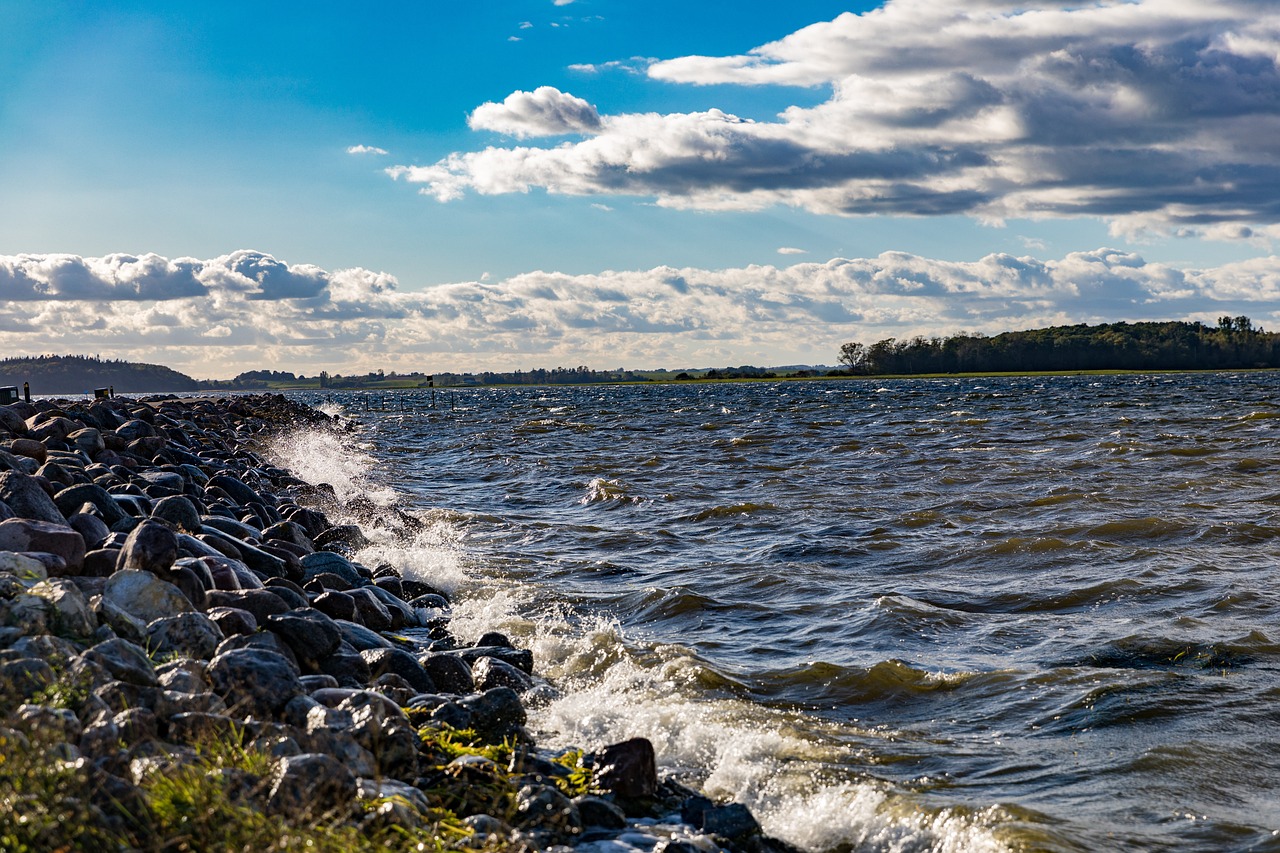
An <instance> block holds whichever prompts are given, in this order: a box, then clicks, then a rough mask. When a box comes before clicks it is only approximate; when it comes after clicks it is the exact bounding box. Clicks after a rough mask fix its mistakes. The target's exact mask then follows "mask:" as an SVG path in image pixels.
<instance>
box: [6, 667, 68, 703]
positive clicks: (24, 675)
mask: <svg viewBox="0 0 1280 853" xmlns="http://www.w3.org/2000/svg"><path fill="white" fill-rule="evenodd" d="M56 678H57V676H56V675H54V672H53V669H52V668H51V667H50V666H49V664H47V663H45V662H44V661H42V660H37V659H35V658H16V659H8V660H6V659H3V658H0V708H3V709H7V708H12V707H16V706H17V705H19V704H21V703H22V702H26V701H27V700H29V699H31V698H32V697H33V696H35V695H36V694H37V693H39V692H40V691H41V690H44V689H46V688H48V687H49V686H50V685H51V684H53V682H54V680H55V679H56Z"/></svg>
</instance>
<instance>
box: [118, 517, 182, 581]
mask: <svg viewBox="0 0 1280 853" xmlns="http://www.w3.org/2000/svg"><path fill="white" fill-rule="evenodd" d="M177 559H178V540H177V537H175V536H174V535H173V531H172V530H170V529H169V528H168V527H166V526H165V525H163V524H161V523H159V522H157V521H152V520H151V519H147V520H145V521H143V522H142V523H141V524H139V525H138V526H137V527H135V528H134V529H133V532H131V533H130V534H129V538H127V539H126V540H125V541H124V547H123V548H121V549H120V557H119V560H118V561H117V562H116V570H117V571H122V570H127V569H139V570H141V571H146V572H151V573H152V574H155V575H158V576H161V577H163V576H164V575H166V574H167V573H168V571H169V567H170V566H172V565H173V564H174V563H175V562H176V561H177Z"/></svg>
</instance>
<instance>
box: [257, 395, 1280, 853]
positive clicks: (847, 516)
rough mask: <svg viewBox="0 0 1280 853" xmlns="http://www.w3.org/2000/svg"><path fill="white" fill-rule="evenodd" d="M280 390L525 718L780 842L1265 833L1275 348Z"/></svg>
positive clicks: (1277, 462) (1277, 696) (1275, 651)
mask: <svg viewBox="0 0 1280 853" xmlns="http://www.w3.org/2000/svg"><path fill="white" fill-rule="evenodd" d="M309 399H311V400H313V401H317V402H318V401H320V400H325V401H328V402H329V403H330V404H332V405H335V406H342V407H343V408H344V411H345V412H346V413H347V414H350V415H353V416H356V417H358V418H359V420H360V421H362V423H364V424H365V429H364V430H362V431H361V432H360V433H359V434H358V436H359V439H360V440H361V441H363V442H365V444H364V446H363V451H362V452H363V453H364V454H367V456H359V457H354V458H353V457H349V456H347V457H344V456H343V455H342V453H340V452H339V451H338V449H337V448H336V447H333V446H330V444H331V443H332V442H333V441H334V440H333V439H332V438H323V437H319V436H302V437H298V438H297V439H296V440H294V441H293V442H291V443H289V444H287V445H286V446H284V447H282V448H281V449H280V453H281V454H282V457H284V458H286V459H287V460H291V461H292V464H294V465H295V467H298V468H299V469H300V470H303V472H304V474H305V475H306V476H308V477H311V478H312V479H327V480H329V481H331V482H333V481H335V480H337V481H340V482H342V483H346V484H347V485H346V486H345V487H344V488H349V489H352V490H369V489H373V488H374V487H375V486H376V488H380V489H384V490H385V489H389V490H391V491H389V492H386V493H385V494H384V500H390V499H392V498H391V497H387V496H388V495H390V496H398V497H396V498H395V499H396V500H399V501H400V502H401V503H402V504H405V505H408V506H411V507H414V508H415V510H416V511H418V512H419V513H421V514H423V516H424V517H426V518H428V519H429V520H431V521H432V522H433V524H432V525H431V527H430V533H429V536H428V537H427V539H426V540H424V541H418V542H413V543H404V542H400V541H398V540H396V539H395V537H394V536H383V537H382V539H383V542H382V544H380V545H378V546H376V548H377V549H380V550H379V553H378V554H377V555H370V556H371V557H373V556H377V557H378V558H389V559H392V560H393V561H395V562H397V563H398V564H399V565H402V566H404V567H406V568H407V569H409V570H411V571H418V572H421V573H423V574H424V575H426V576H428V577H431V578H433V579H435V580H436V581H437V582H440V583H444V584H446V585H448V586H449V587H450V588H452V589H454V590H455V591H456V594H457V597H458V599H459V603H458V606H457V612H456V614H455V626H456V628H457V630H458V631H459V632H460V633H461V634H463V635H464V637H465V636H467V635H468V634H470V635H473V636H474V635H478V634H479V633H480V632H482V631H484V630H487V629H490V628H495V627H497V628H503V629H506V630H508V631H510V632H512V633H513V634H515V635H517V636H518V637H519V638H520V641H521V642H522V643H524V644H527V645H529V646H531V647H533V648H534V650H535V653H536V654H537V656H538V660H539V662H540V663H539V666H540V668H541V671H542V672H543V674H545V675H546V676H547V677H548V678H549V679H550V680H551V681H552V683H553V684H554V685H555V687H556V688H557V692H552V691H547V692H546V693H545V694H544V695H543V696H542V697H541V698H540V699H538V700H536V701H534V702H533V703H532V704H533V705H534V709H533V717H534V720H533V724H534V726H535V728H536V729H537V730H538V732H539V740H540V742H541V743H544V744H546V745H558V744H564V745H570V744H572V745H576V746H581V747H585V748H594V747H598V746H600V745H603V744H605V743H609V742H612V741H617V740H621V739H623V738H626V737H630V736H634V735H643V736H646V737H649V738H650V739H651V740H653V741H654V743H655V746H656V747H657V749H658V753H659V760H660V763H661V764H662V765H663V766H664V767H665V768H666V769H667V770H668V771H669V772H672V773H675V774H677V775H678V776H680V777H681V778H683V779H685V780H686V781H689V782H691V783H693V784H696V785H699V786H702V787H704V788H705V789H706V790H708V791H709V792H710V793H712V794H714V795H716V796H720V797H726V798H732V799H737V800H740V801H742V802H746V803H748V804H749V805H750V806H751V807H752V808H753V810H755V812H756V813H757V815H758V816H760V817H761V818H762V822H763V823H764V825H765V828H766V830H767V831H769V832H770V833H771V834H774V835H777V836H780V837H782V838H785V839H787V840H789V841H791V842H793V843H795V844H798V845H800V846H802V847H804V848H807V849H810V850H833V849H841V850H851V849H852V850H876V851H923V850H947V851H970V850H1064V851H1068V850H1144V851H1146V850H1213V851H1219V850H1280V795H1278V791H1277V788H1278V787H1280V749H1277V747H1276V734H1277V730H1278V729H1277V724H1278V723H1280V678H1278V676H1280V591H1278V590H1280V583H1278V581H1280V577H1278V575H1280V571H1278V570H1277V562H1278V560H1277V557H1278V556H1280V477H1277V473H1278V472H1280V405H1278V404H1280V375H1278V374H1274V373H1248V374H1212V375H1154V376H1122V377H1062V378H1022V379H1004V378H996V379H956V380H901V381H875V380H856V381H832V382H791V383H768V384H723V385H674V386H672V385H666V386H657V387H650V386H628V387H573V388H568V387H566V388H530V389H465V390H458V391H441V392H437V398H436V403H437V406H436V408H431V407H430V397H429V392H426V391H422V392H387V393H385V394H382V393H377V392H375V393H372V394H363V395H361V394H345V395H344V394H341V393H337V394H335V395H333V396H332V397H329V396H325V397H323V398H321V397H318V396H312V397H310V398H309ZM451 403H452V405H451ZM339 463H341V464H339ZM343 466H346V468H345V469H344V468H343Z"/></svg>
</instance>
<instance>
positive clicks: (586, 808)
mask: <svg viewBox="0 0 1280 853" xmlns="http://www.w3.org/2000/svg"><path fill="white" fill-rule="evenodd" d="M573 804H574V805H575V806H577V808H578V814H579V816H581V818H582V824H583V826H598V827H600V828H602V829H626V826H627V815H626V813H625V812H623V811H622V809H620V808H618V807H617V806H615V805H614V804H613V803H611V802H609V801H608V800H606V799H604V798H603V797H593V796H590V795H584V796H581V797H574V798H573Z"/></svg>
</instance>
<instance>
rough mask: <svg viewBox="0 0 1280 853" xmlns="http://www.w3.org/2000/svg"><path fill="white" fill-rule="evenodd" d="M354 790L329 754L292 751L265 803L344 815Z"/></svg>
mask: <svg viewBox="0 0 1280 853" xmlns="http://www.w3.org/2000/svg"><path fill="white" fill-rule="evenodd" d="M215 479H216V478H215ZM356 791H357V788H356V777H355V776H354V775H352V773H351V771H350V770H348V769H347V768H346V766H345V765H343V763H342V762H340V761H338V760H337V759H336V758H334V757H333V756H331V755H323V754H318V753H306V754H303V755H294V756H290V757H287V758H282V759H280V761H279V762H277V763H276V766H275V770H274V772H273V773H272V777H271V790H270V793H269V795H268V798H267V806H268V808H269V810H270V811H271V812H272V813H273V814H277V815H281V816H284V817H287V818H289V819H291V820H307V821H319V820H325V819H330V820H332V819H334V818H345V817H346V816H347V814H348V813H349V812H350V811H351V809H352V806H353V803H354V802H355V799H356Z"/></svg>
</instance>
